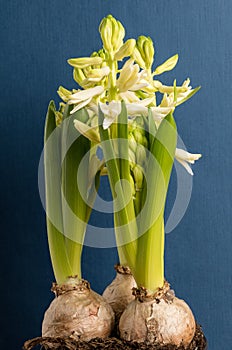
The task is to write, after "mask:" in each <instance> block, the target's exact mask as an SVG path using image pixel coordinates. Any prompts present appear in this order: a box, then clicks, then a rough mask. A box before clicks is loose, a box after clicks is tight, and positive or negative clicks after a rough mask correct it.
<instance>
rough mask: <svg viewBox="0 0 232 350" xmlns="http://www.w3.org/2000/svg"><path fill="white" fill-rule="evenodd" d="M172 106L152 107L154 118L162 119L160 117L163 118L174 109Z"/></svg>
mask: <svg viewBox="0 0 232 350" xmlns="http://www.w3.org/2000/svg"><path fill="white" fill-rule="evenodd" d="M172 109H173V108H172V107H151V111H152V115H153V118H154V120H155V121H156V120H157V121H160V119H163V118H165V117H166V115H168V113H170V112H171V111H172Z"/></svg>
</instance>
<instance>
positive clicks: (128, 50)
mask: <svg viewBox="0 0 232 350" xmlns="http://www.w3.org/2000/svg"><path fill="white" fill-rule="evenodd" d="M135 44H136V41H135V39H129V40H127V41H126V42H125V43H124V44H123V45H122V46H121V47H120V49H119V50H118V51H117V52H116V54H115V55H114V59H115V60H117V61H122V60H123V58H125V57H128V56H131V54H132V52H133V51H134V48H135Z"/></svg>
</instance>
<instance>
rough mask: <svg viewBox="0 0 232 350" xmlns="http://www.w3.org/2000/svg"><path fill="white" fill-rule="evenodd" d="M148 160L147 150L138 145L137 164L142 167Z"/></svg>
mask: <svg viewBox="0 0 232 350" xmlns="http://www.w3.org/2000/svg"><path fill="white" fill-rule="evenodd" d="M146 158H147V155H146V148H145V147H144V146H143V145H140V144H138V146H137V148H136V163H137V164H138V165H141V166H142V165H143V164H144V163H145V160H146Z"/></svg>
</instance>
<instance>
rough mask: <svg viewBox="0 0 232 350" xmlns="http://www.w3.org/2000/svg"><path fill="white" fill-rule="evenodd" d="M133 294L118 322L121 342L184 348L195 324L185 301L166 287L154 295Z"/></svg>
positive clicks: (189, 341)
mask: <svg viewBox="0 0 232 350" xmlns="http://www.w3.org/2000/svg"><path fill="white" fill-rule="evenodd" d="M167 286H168V287H167ZM165 289H166V290H165ZM136 294H137V295H136V299H135V300H134V301H132V302H131V303H130V304H129V305H128V306H127V308H126V309H125V311H124V312H123V314H122V316H121V318H120V322H119V332H120V337H121V339H124V340H127V341H136V342H139V343H141V342H148V343H151V344H159V345H167V344H171V345H175V346H184V348H187V347H188V345H189V344H190V343H191V341H192V339H193V337H194V334H195V331H196V323H195V319H194V316H193V314H192V311H191V309H190V308H189V306H188V305H187V304H186V303H185V301H184V300H181V299H178V298H177V297H175V295H174V293H173V292H172V291H171V290H170V289H169V285H168V284H167V283H165V287H164V289H160V290H159V291H158V293H157V294H156V295H153V296H148V295H146V293H145V294H143V293H141V289H140V290H139V289H138V290H137V293H136Z"/></svg>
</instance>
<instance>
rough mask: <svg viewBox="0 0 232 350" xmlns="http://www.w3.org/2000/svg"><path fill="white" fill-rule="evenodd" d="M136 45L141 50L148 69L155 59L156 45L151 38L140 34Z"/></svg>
mask: <svg viewBox="0 0 232 350" xmlns="http://www.w3.org/2000/svg"><path fill="white" fill-rule="evenodd" d="M136 46H137V48H138V50H139V52H140V55H141V57H142V59H143V61H144V62H145V67H146V69H150V68H151V66H152V63H153V60H154V53H155V50H154V45H153V41H152V40H151V38H149V37H146V36H144V35H141V36H139V38H138V40H137V43H136Z"/></svg>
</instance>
